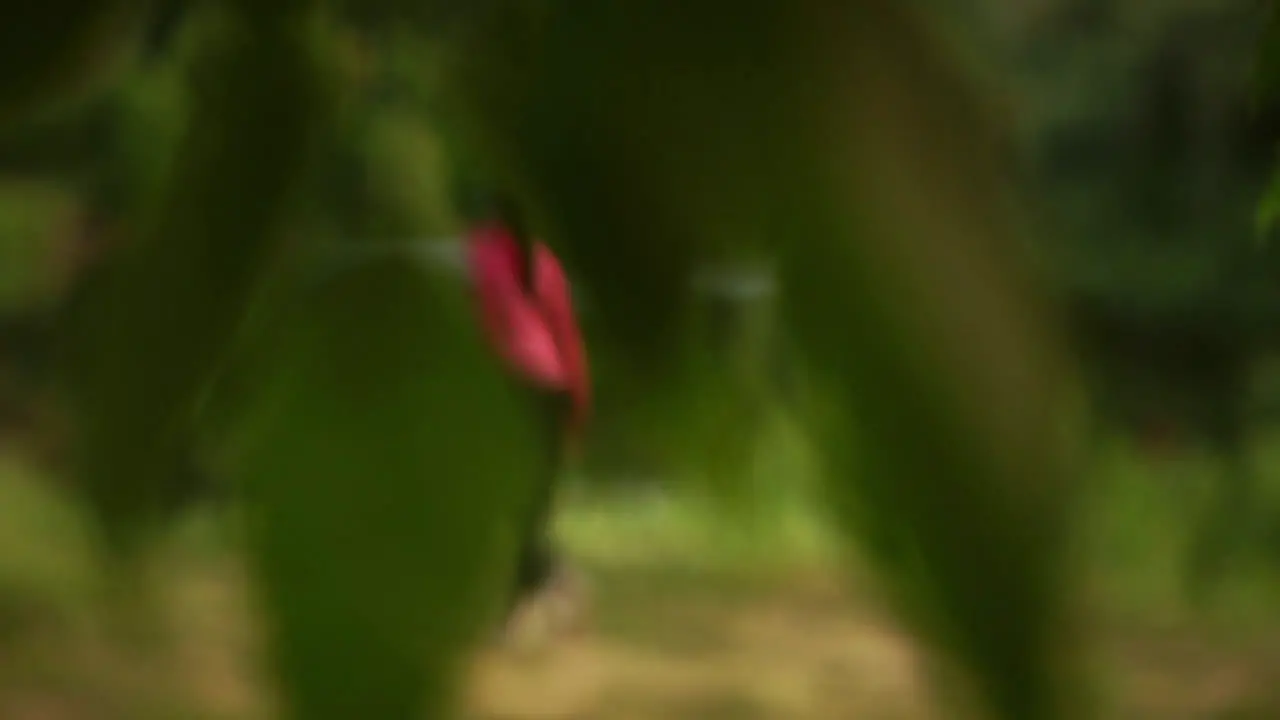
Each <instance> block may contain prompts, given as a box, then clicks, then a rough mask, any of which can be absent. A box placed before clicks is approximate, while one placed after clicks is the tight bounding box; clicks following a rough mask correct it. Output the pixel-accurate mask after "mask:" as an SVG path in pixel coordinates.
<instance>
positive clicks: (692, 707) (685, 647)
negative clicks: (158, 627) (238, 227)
mask: <svg viewBox="0 0 1280 720" xmlns="http://www.w3.org/2000/svg"><path fill="white" fill-rule="evenodd" d="M591 575H592V578H593V581H594V587H595V593H596V610H595V613H594V616H593V617H592V618H590V620H589V622H588V623H587V624H586V625H585V626H584V627H583V628H581V629H580V630H579V631H577V632H576V633H574V634H571V635H568V636H564V637H560V638H557V639H550V640H547V639H544V640H543V641H541V642H532V643H528V644H525V645H519V646H515V647H511V646H508V647H506V648H503V649H491V650H488V651H486V652H484V653H482V654H481V656H480V658H479V659H478V662H477V663H476V669H475V672H474V673H473V677H472V680H473V682H472V685H471V687H470V688H469V705H470V708H471V717H472V718H473V720H717V719H718V718H724V719H726V720H728V719H730V718H732V719H734V720H767V719H771V718H776V719H778V720H806V719H810V718H811V719H813V720H818V719H824V720H829V719H832V718H862V719H865V720H894V719H901V720H916V719H921V720H923V719H925V718H935V717H954V715H953V714H950V713H945V712H940V711H939V710H938V708H937V707H935V703H933V702H932V700H931V694H930V692H929V691H928V689H927V685H926V683H925V682H924V681H923V677H922V675H923V672H924V665H923V657H922V654H921V653H920V652H919V651H918V649H917V647H916V645H915V644H914V643H913V642H912V641H911V640H910V638H909V636H908V635H907V634H906V633H904V632H902V631H901V630H900V629H899V628H897V627H895V625H894V623H893V622H892V621H891V620H890V619H889V618H888V617H887V616H886V615H885V613H884V612H882V611H881V610H879V609H878V608H876V607H875V605H874V603H872V602H871V601H870V600H869V599H868V598H859V597H857V593H854V592H850V591H848V590H847V589H845V588H844V587H843V583H841V582H838V581H837V579H836V576H835V575H834V574H824V573H817V572H812V571H810V572H804V573H799V572H797V573H796V574H795V575H793V576H791V577H788V578H785V579H783V578H771V579H769V580H767V581H766V580H763V579H760V578H755V579H747V578H740V577H728V576H724V577H712V576H708V575H707V574H706V572H705V571H693V570H675V569H673V568H662V567H647V568H646V567H639V566H631V567H594V568H592V569H591ZM240 585H241V583H240V582H239V581H237V580H233V579H229V575H228V574H227V573H226V572H225V571H223V572H221V573H214V572H206V571H203V570H201V571H192V572H190V573H188V574H187V576H186V578H185V579H184V580H182V581H181V582H178V583H175V584H174V585H173V587H172V593H171V596H170V599H169V603H168V604H169V606H170V610H171V612H172V613H173V614H172V616H171V620H172V621H173V622H172V623H170V626H171V627H173V628H174V629H175V638H174V639H175V641H176V642H175V643H174V646H175V647H176V654H166V656H165V657H164V659H163V660H160V661H158V662H157V661H153V662H152V663H138V664H133V665H129V664H128V663H122V662H120V658H119V657H118V656H112V655H111V654H110V653H109V652H106V651H105V650H104V649H103V648H96V649H95V648H93V647H91V646H85V645H84V644H83V643H80V645H79V646H78V647H77V649H76V650H75V652H67V651H68V649H69V647H68V646H64V647H61V648H60V649H59V648H56V647H54V648H51V647H45V648H43V651H41V652H43V653H44V658H45V660H46V661H48V662H50V663H52V662H57V663H59V664H60V665H59V666H58V668H57V669H56V670H55V669H53V668H52V666H51V665H50V666H45V667H44V668H43V669H41V665H40V663H38V662H37V663H34V664H33V663H31V662H30V661H31V659H32V657H37V656H38V655H39V652H37V655H30V654H28V655H27V656H25V658H24V659H25V660H26V661H28V662H27V664H26V666H25V668H26V669H25V670H24V672H23V673H21V674H19V675H14V674H13V673H11V672H10V673H7V675H8V679H9V684H8V687H7V688H6V689H5V690H6V691H5V692H3V693H2V694H0V697H3V698H4V700H3V701H2V704H0V717H3V718H5V719H6V720H99V719H107V718H110V719H114V718H129V719H130V720H132V719H133V718H139V719H141V718H143V717H157V718H160V717H165V718H173V717H175V716H176V717H189V718H193V720H194V719H195V718H208V719H209V720H212V719H213V718H220V719H227V720H230V719H231V718H261V717H269V716H270V713H269V711H268V706H267V704H266V703H264V700H263V693H262V692H260V687H259V685H258V681H259V678H260V677H261V675H260V674H258V673H255V672H254V671H253V670H252V664H253V663H252V659H253V658H254V657H255V655H256V653H255V650H254V648H255V645H256V643H255V641H254V639H253V638H252V636H251V634H250V633H249V632H248V630H247V625H246V623H244V622H243V619H244V617H245V607H246V606H245V604H244V597H243V593H241V592H239V590H238V589H237V588H238V587H239V586H240ZM1110 635H1111V637H1112V638H1113V639H1112V640H1111V641H1109V642H1108V643H1107V645H1106V647H1105V648H1104V651H1103V653H1102V659H1103V660H1105V662H1106V663H1107V666H1110V667H1114V668H1116V669H1117V670H1118V672H1116V673H1113V674H1111V675H1110V676H1111V677H1113V679H1114V680H1115V683H1114V685H1113V689H1114V691H1115V692H1114V696H1115V697H1114V700H1115V702H1116V703H1118V707H1116V708H1115V709H1114V710H1113V711H1111V712H1107V713H1105V716H1108V717H1120V718H1126V719H1129V718H1139V719H1141V718H1152V719H1159V720H1179V719H1181V718H1186V719H1187V720H1191V719H1192V718H1205V719H1223V720H1225V719H1226V718H1235V719H1237V720H1243V719H1245V718H1264V717H1265V718H1271V717H1280V697H1277V688H1280V682H1278V681H1280V673H1277V670H1280V653H1277V652H1276V649H1278V648H1280V643H1278V642H1276V641H1275V638H1265V637H1261V636H1258V637H1253V638H1250V639H1249V642H1236V643H1227V642H1225V641H1223V640H1221V639H1219V641H1217V642H1210V641H1209V640H1207V639H1205V638H1203V637H1200V636H1199V635H1198V634H1197V633H1196V632H1193V631H1192V630H1190V629H1188V628H1182V629H1177V628H1163V629H1157V628H1147V629H1145V630H1138V629H1136V628H1135V627H1133V626H1132V625H1129V626H1126V628H1124V629H1122V630H1121V631H1119V632H1114V633H1110ZM108 658H111V659H108ZM7 659H8V660H10V661H12V660H13V659H14V658H13V657H9V658H7ZM71 666H74V668H72V667H71ZM6 669H7V670H12V669H13V668H12V666H11V667H9V668H6ZM19 678H21V679H19ZM124 687H134V688H145V689H144V690H142V692H144V693H149V694H150V695H151V696H153V702H152V707H163V706H164V704H165V702H172V701H173V699H174V698H175V697H180V698H181V701H182V702H183V703H187V704H191V703H194V704H195V705H197V706H199V707H200V708H202V710H203V714H200V715H197V716H192V715H190V714H189V711H188V712H185V713H178V712H175V711H173V710H169V711H163V710H153V711H150V712H148V713H146V714H145V716H144V715H142V714H135V713H134V712H121V711H119V710H117V711H114V712H113V711H109V710H107V709H106V708H109V707H111V706H113V705H115V706H117V707H119V705H118V703H120V702H122V701H121V700H119V697H120V692H121V688H124ZM160 696H163V697H164V698H167V700H165V701H164V702H162V701H161V700H160V699H158V698H159V697H160ZM188 706H189V705H188Z"/></svg>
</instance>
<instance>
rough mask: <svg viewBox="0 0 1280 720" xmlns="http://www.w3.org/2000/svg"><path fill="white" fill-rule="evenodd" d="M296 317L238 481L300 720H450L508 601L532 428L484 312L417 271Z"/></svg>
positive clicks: (260, 394) (375, 264) (268, 370)
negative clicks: (479, 318)
mask: <svg viewBox="0 0 1280 720" xmlns="http://www.w3.org/2000/svg"><path fill="white" fill-rule="evenodd" d="M454 299H455V300H456V299H460V296H459V295H457V294H455V296H454ZM291 305H292V306H291V308H290V309H289V311H288V312H287V313H285V314H284V315H283V317H282V318H281V319H280V322H279V323H278V324H277V325H276V327H277V328H278V329H279V334H278V337H277V338H276V339H275V340H274V341H272V343H271V345H270V351H268V352H265V353H264V354H262V355H261V357H263V358H264V365H263V375H262V376H261V384H260V385H258V386H257V387H258V391H257V392H256V393H254V397H255V400H254V401H253V403H252V407H253V408H254V409H253V410H252V411H251V413H250V415H249V416H248V421H247V423H246V425H245V427H244V431H245V432H246V433H247V437H246V439H245V440H244V441H242V445H243V452H242V458H241V462H240V466H241V468H242V482H243V486H244V489H245V492H246V496H247V499H248V502H249V510H250V518H249V521H250V537H251V546H252V549H253V551H254V558H255V560H256V563H257V567H258V574H259V576H260V578H261V580H262V590H263V592H264V594H265V597H264V599H265V605H266V608H267V614H268V617H269V618H270V619H271V620H272V623H273V625H272V629H273V634H274V638H275V658H276V663H277V666H278V668H279V670H280V674H281V678H282V680H283V683H284V688H285V690H286V693H287V696H288V697H287V702H288V704H289V706H290V709H291V716H292V717H298V718H307V720H323V719H324V718H334V719H335V720H337V719H339V718H342V719H349V718H375V717H376V718H387V720H395V719H397V718H404V719H406V720H407V719H408V718H418V717H424V715H423V714H422V713H423V711H424V710H425V711H426V712H427V714H426V715H425V717H431V718H439V717H445V716H447V712H448V710H449V709H450V708H451V707H452V705H453V703H454V701H455V700H456V691H457V688H458V686H459V683H460V679H461V676H460V675H459V671H460V670H461V669H462V668H461V667H460V664H459V663H460V661H461V660H462V659H463V657H464V655H465V653H466V651H467V650H468V649H469V647H470V646H471V645H472V644H473V643H474V641H475V639H476V636H477V633H478V631H479V630H480V629H481V628H482V627H483V625H484V623H485V622H486V621H492V620H494V618H495V612H496V611H497V610H498V609H499V608H498V607H497V601H498V599H499V598H498V594H499V593H500V592H502V591H503V590H505V589H506V586H505V584H504V583H505V582H506V579H507V577H508V574H509V571H510V569H511V567H512V558H513V557H514V550H515V546H514V543H513V540H514V536H513V535H512V529H513V527H514V517H515V513H517V512H518V511H519V507H520V505H521V503H522V502H524V499H525V496H527V495H528V494H529V492H530V488H531V487H532V484H531V482H532V479H533V472H534V467H535V466H534V463H533V457H534V455H533V453H532V446H531V438H532V435H531V433H530V430H531V425H530V424H529V423H528V422H527V421H528V420H529V416H528V415H527V414H525V413H524V408H523V406H521V405H519V404H517V402H516V399H515V397H514V396H512V395H511V393H510V387H509V386H508V385H507V384H506V383H505V381H504V379H503V378H502V377H501V375H500V373H499V370H498V368H497V367H496V365H495V364H494V362H493V360H492V359H491V357H490V353H488V351H487V348H484V347H482V346H481V343H480V338H479V337H478V333H477V332H476V330H475V328H474V323H473V322H472V321H471V317H470V314H469V313H467V312H465V310H470V308H462V307H459V305H458V304H457V303H450V302H449V301H448V296H446V295H444V294H443V292H442V291H441V290H439V289H438V288H434V287H432V285H431V281H430V279H429V278H428V276H427V275H426V274H425V273H424V272H423V271H422V270H421V269H419V268H415V267H413V266H411V265H409V264H408V263H407V262H405V261H404V260H402V259H398V258H394V257H391V258H386V257H384V258H382V259H379V260H374V261H370V262H368V263H366V264H362V265H359V266H356V267H352V268H349V269H345V270H340V271H338V272H337V273H336V274H335V275H334V276H333V277H331V278H328V279H325V280H324V281H322V282H321V283H320V284H319V286H318V287H316V288H314V289H313V290H311V291H308V292H307V293H305V294H304V295H303V296H302V297H300V298H295V299H294V302H293V303H292V304H291Z"/></svg>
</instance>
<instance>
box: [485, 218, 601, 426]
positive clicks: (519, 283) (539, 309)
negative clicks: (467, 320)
mask: <svg viewBox="0 0 1280 720" xmlns="http://www.w3.org/2000/svg"><path fill="white" fill-rule="evenodd" d="M467 250H468V258H467V259H468V266H469V269H470V272H471V276H472V282H473V283H474V287H475V290H476V293H477V295H478V297H479V301H480V311H481V320H482V322H483V324H484V328H485V332H486V334H487V336H488V338H489V342H490V344H491V345H492V346H493V347H494V349H495V350H496V351H497V352H498V353H499V354H500V355H501V357H502V358H503V360H504V361H505V362H506V363H507V365H508V366H509V367H511V369H512V370H513V371H515V372H516V373H517V374H519V375H521V376H523V377H524V378H526V379H527V380H529V381H531V382H533V383H535V384H537V385H540V386H542V387H545V388H549V389H554V390H561V391H564V392H567V393H569V394H570V396H571V397H572V398H573V407H574V414H573V420H572V425H573V429H574V430H579V429H581V427H582V425H583V423H584V422H585V420H586V416H587V412H588V409H589V406H590V378H589V374H588V371H587V361H586V351H585V348H584V347H583V343H582V334H581V331H580V329H579V327H578V321H577V318H576V316H575V313H574V311H573V299H572V297H571V294H570V291H569V280H568V278H567V277H565V274H564V269H563V268H562V267H561V266H560V261H559V260H558V259H557V258H556V256H555V254H554V253H552V252H551V249H550V248H548V247H547V246H546V245H544V244H542V243H534V245H533V249H532V262H533V273H532V274H533V286H532V287H526V285H525V283H524V280H523V275H524V273H523V272H522V270H521V269H522V267H523V266H524V264H523V263H522V262H521V252H522V251H521V248H520V245H519V243H517V242H516V239H515V238H514V237H513V236H512V235H511V233H510V232H508V231H507V229H506V228H504V227H502V226H501V225H498V224H487V225H482V226H480V227H478V228H476V229H475V230H474V231H472V232H471V234H470V237H469V238H468V248H467Z"/></svg>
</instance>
